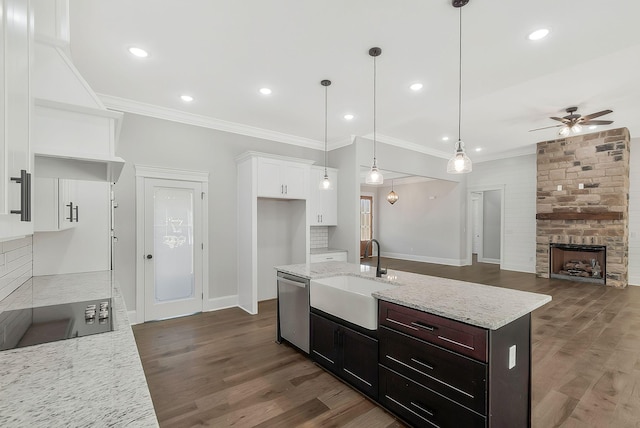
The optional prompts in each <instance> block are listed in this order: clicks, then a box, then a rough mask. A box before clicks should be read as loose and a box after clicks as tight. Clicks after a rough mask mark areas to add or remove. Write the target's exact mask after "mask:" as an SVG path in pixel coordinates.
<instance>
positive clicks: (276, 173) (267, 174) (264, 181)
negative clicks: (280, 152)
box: [258, 158, 309, 199]
mask: <svg viewBox="0 0 640 428" xmlns="http://www.w3.org/2000/svg"><path fill="white" fill-rule="evenodd" d="M308 183H309V165H308V164H304V163H299V162H291V161H287V160H282V159H273V158H258V197H262V198H279V199H280V198H281V199H307V198H308V197H309V191H308Z"/></svg>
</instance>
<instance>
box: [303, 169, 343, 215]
mask: <svg viewBox="0 0 640 428" xmlns="http://www.w3.org/2000/svg"><path fill="white" fill-rule="evenodd" d="M327 175H328V176H329V181H330V182H331V188H329V189H322V188H320V183H321V182H322V179H323V178H324V168H323V167H319V166H312V167H311V180H310V185H309V205H308V206H309V212H308V214H309V225H311V226H337V225H338V170H337V169H334V168H327Z"/></svg>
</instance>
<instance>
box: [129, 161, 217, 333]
mask: <svg viewBox="0 0 640 428" xmlns="http://www.w3.org/2000/svg"><path fill="white" fill-rule="evenodd" d="M134 168H135V172H136V254H137V256H136V318H137V321H138V322H144V319H145V309H144V302H145V300H144V295H145V281H144V275H145V261H146V258H145V256H146V253H145V247H144V245H145V242H144V233H145V230H144V222H145V187H144V183H145V179H146V178H159V179H163V180H174V181H192V182H198V183H200V184H201V186H202V195H201V197H202V213H201V214H202V227H201V231H200V232H201V233H200V234H199V236H198V238H199V239H200V242H201V243H202V246H203V248H202V264H201V266H202V272H201V277H202V310H203V311H204V310H205V307H206V305H205V302H208V301H209V240H208V238H209V208H208V203H207V198H206V196H207V195H208V194H209V173H208V172H206V171H188V170H181V169H172V168H161V167H155V166H146V165H138V164H136V165H134Z"/></svg>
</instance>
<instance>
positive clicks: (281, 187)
mask: <svg viewBox="0 0 640 428" xmlns="http://www.w3.org/2000/svg"><path fill="white" fill-rule="evenodd" d="M280 194H281V195H284V184H281V185H280Z"/></svg>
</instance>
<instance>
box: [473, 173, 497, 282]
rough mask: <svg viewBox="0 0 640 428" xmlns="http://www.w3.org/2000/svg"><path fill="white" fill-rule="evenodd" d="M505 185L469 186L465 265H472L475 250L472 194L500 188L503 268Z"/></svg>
mask: <svg viewBox="0 0 640 428" xmlns="http://www.w3.org/2000/svg"><path fill="white" fill-rule="evenodd" d="M505 187H506V185H504V184H494V185H487V186H469V187H467V222H466V224H467V250H466V261H465V265H467V266H468V265H471V264H472V252H473V236H472V232H473V227H472V226H473V224H472V222H473V218H472V213H471V196H472V194H473V193H477V192H486V191H491V190H498V191H500V262H499V263H500V269H502V268H503V267H502V263H503V260H504V206H505V203H504V194H505ZM483 196H484V195H483ZM482 239H483V240H484V231H483V238H482ZM486 260H487V259H483V260H478V261H481V262H482V263H486Z"/></svg>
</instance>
